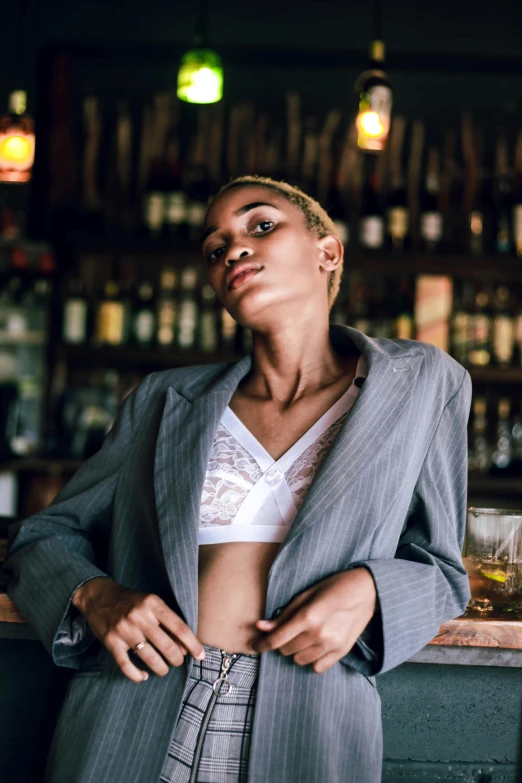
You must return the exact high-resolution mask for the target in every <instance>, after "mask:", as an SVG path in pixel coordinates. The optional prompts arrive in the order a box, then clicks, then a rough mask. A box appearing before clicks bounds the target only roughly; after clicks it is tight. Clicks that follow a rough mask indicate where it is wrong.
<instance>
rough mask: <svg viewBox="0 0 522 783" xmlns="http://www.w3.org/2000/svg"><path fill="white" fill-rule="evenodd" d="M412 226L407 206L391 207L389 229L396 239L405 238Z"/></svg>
mask: <svg viewBox="0 0 522 783" xmlns="http://www.w3.org/2000/svg"><path fill="white" fill-rule="evenodd" d="M409 227H410V213H409V210H408V209H407V208H406V207H390V209H389V210H388V231H389V232H390V235H391V236H392V237H393V238H394V239H405V238H406V236H407V234H408V230H409Z"/></svg>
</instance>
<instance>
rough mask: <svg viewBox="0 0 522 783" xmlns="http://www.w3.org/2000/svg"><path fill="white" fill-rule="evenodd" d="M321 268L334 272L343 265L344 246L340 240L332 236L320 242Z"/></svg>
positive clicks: (323, 238)
mask: <svg viewBox="0 0 522 783" xmlns="http://www.w3.org/2000/svg"><path fill="white" fill-rule="evenodd" d="M318 247H319V253H320V261H319V263H320V266H321V267H322V269H325V270H326V271H328V272H333V271H334V270H335V269H337V268H338V267H339V266H341V265H342V263H343V258H344V246H343V243H342V242H341V240H340V239H338V238H337V237H334V236H333V235H332V234H330V235H328V236H326V237H321V238H320V239H319V240H318Z"/></svg>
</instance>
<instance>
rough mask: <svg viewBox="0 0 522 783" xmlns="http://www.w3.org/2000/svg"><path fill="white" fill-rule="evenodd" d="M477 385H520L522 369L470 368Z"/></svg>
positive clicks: (521, 382) (472, 378)
mask: <svg viewBox="0 0 522 783" xmlns="http://www.w3.org/2000/svg"><path fill="white" fill-rule="evenodd" d="M467 369H468V371H469V374H470V375H471V380H472V381H473V382H475V383H520V384H522V367H468V368H467Z"/></svg>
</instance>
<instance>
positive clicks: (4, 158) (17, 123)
mask: <svg viewBox="0 0 522 783" xmlns="http://www.w3.org/2000/svg"><path fill="white" fill-rule="evenodd" d="M26 108H27V93H26V92H24V91H23V90H16V91H14V92H12V93H11V94H10V95H9V106H8V113H7V114H5V115H4V116H3V117H0V182H29V180H30V179H31V172H32V168H33V163H34V151H35V135H34V123H33V119H32V117H30V115H29V114H27V113H26Z"/></svg>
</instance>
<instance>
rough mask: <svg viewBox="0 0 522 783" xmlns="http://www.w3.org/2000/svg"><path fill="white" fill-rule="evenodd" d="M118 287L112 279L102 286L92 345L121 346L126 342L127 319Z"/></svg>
mask: <svg viewBox="0 0 522 783" xmlns="http://www.w3.org/2000/svg"><path fill="white" fill-rule="evenodd" d="M126 315H127V313H126V308H125V304H124V302H123V301H122V300H121V299H120V286H119V284H118V283H117V282H116V280H114V279H110V280H107V281H106V282H105V284H104V286H103V296H102V298H101V300H100V301H99V302H98V305H97V308H96V319H95V331H94V344H95V345H123V344H125V343H126V342H127V340H128V319H127V317H126Z"/></svg>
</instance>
